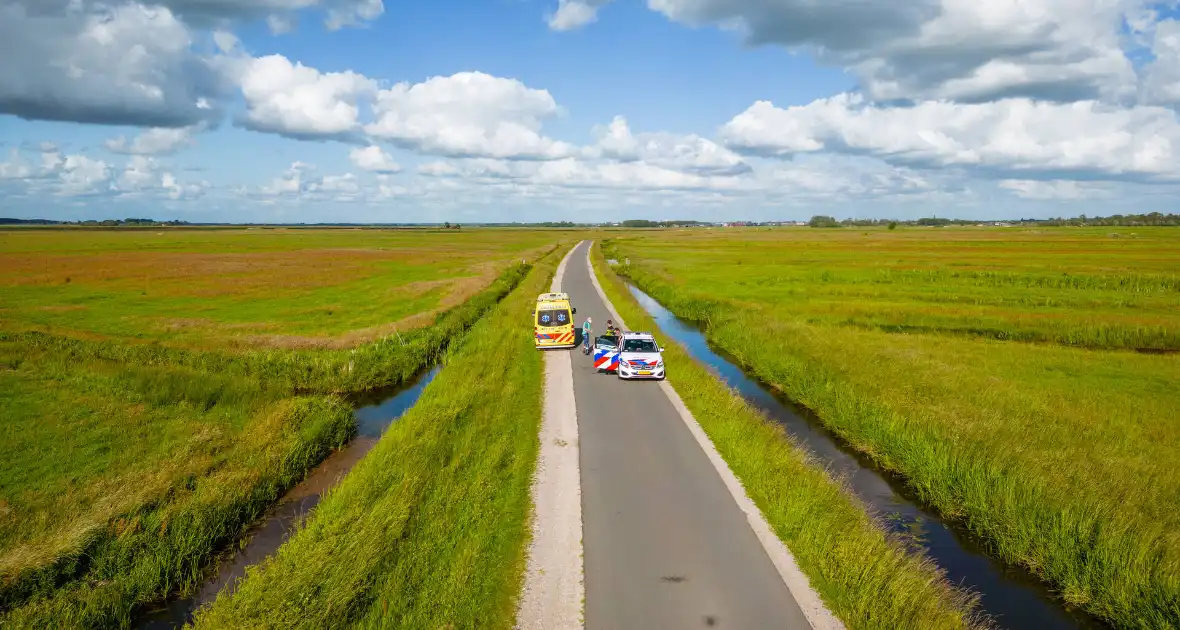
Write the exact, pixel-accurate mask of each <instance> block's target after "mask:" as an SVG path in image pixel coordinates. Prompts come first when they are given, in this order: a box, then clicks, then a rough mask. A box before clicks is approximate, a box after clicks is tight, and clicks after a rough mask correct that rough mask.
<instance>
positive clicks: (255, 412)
mask: <svg viewBox="0 0 1180 630" xmlns="http://www.w3.org/2000/svg"><path fill="white" fill-rule="evenodd" d="M405 232H407V231H396V232H395V231H388V232H385V231H373V232H368V231H360V230H357V231H344V230H340V231H322V232H321V231H300V230H289V231H278V230H276V231H274V232H271V233H267V232H263V233H260V234H254V233H252V231H247V230H233V231H201V230H192V231H175V232H162V233H157V232H155V231H148V230H144V231H140V230H126V231H118V232H116V231H110V232H100V231H94V232H91V231H81V230H78V231H75V230H38V231H34V230H28V231H23V230H20V231H18V230H14V231H8V232H0V244H2V247H0V258H4V259H5V263H6V264H5V266H3V267H2V268H3V270H4V271H3V272H0V273H2V277H3V281H2V282H0V296H3V298H2V299H3V301H2V302H0V303H3V305H4V306H3V310H2V313H3V320H2V325H0V423H2V424H3V425H4V426H5V430H6V436H7V437H8V439H7V441H6V449H5V450H6V457H5V459H4V463H3V464H2V465H0V625H3V626H4V627H30V628H34V627H63V628H67V627H73V628H96V627H110V626H126V625H127V624H129V623H130V622H131V620H132V619H133V618H134V615H135V614H136V613H137V611H139V610H142V609H143V608H144V607H145V606H148V605H152V604H154V603H157V602H160V601H162V600H164V599H166V598H168V597H170V596H173V595H175V594H182V593H185V592H188V591H190V590H191V589H193V588H194V587H196V586H197V585H199V584H200V583H201V581H202V580H203V579H204V577H206V576H207V575H208V574H209V571H210V570H211V569H212V563H213V561H214V559H215V557H216V555H217V554H218V552H219V551H220V550H222V549H224V548H225V547H227V546H228V545H230V544H232V543H233V542H234V541H236V540H238V539H240V538H241V537H242V536H243V535H244V533H245V532H246V531H247V529H248V528H249V526H250V525H251V524H252V523H254V522H256V521H257V520H258V519H259V518H261V517H262V516H263V515H264V514H265V512H266V510H267V508H268V507H269V506H270V505H272V504H273V503H274V502H275V501H276V500H277V499H278V498H279V497H281V496H282V494H283V492H285V490H286V489H287V488H289V487H291V486H293V485H294V484H295V483H297V482H298V481H299V480H301V479H302V478H303V477H304V475H305V474H306V473H307V471H308V470H309V469H311V468H312V467H313V466H314V465H315V464H317V463H318V462H319V461H321V460H322V459H324V458H325V457H326V456H327V455H328V454H330V453H331V452H332V450H333V449H334V448H337V447H339V446H341V445H343V444H344V443H345V442H347V441H348V440H349V439H350V438H351V436H352V435H353V433H354V431H355V422H354V420H353V419H352V415H351V411H352V406H351V404H350V403H349V402H348V397H349V396H351V395H353V394H356V393H359V392H366V391H371V390H375V389H380V388H385V387H390V386H394V385H397V384H398V383H400V382H403V381H405V380H406V379H408V378H410V377H412V376H413V375H414V374H416V373H418V372H419V371H421V370H422V369H424V368H425V367H427V366H429V365H430V364H431V363H432V362H434V361H435V360H437V358H438V357H440V356H441V355H442V353H444V352H446V350H447V348H448V347H449V346H450V344H451V343H452V342H453V341H454V340H456V339H459V338H461V337H463V335H465V334H466V331H467V330H468V329H469V328H470V327H471V326H473V325H475V323H476V322H477V321H479V320H480V319H481V318H483V317H484V316H485V315H486V314H487V313H489V312H491V311H492V309H494V308H495V306H496V304H497V303H498V302H499V301H500V300H501V299H502V298H503V297H504V296H506V295H508V294H509V293H510V292H511V291H512V290H513V289H514V288H515V287H516V286H517V285H518V284H519V283H520V282H521V280H522V279H523V278H524V277H525V276H526V274H527V273H528V272H529V270H530V269H531V268H532V265H533V264H534V263H535V262H536V260H537V257H538V256H542V255H546V254H548V253H549V252H551V251H553V249H554V247H555V245H556V241H555V237H554V235H553V234H551V233H550V234H546V233H543V232H524V231H515V232H514V231H498V232H497V231H490V230H489V231H486V232H483V233H479V232H477V231H474V230H473V231H471V232H463V233H456V232H451V233H442V232H428V231H422V232H420V233H418V234H413V233H405ZM546 239H548V240H546ZM387 250H389V251H387ZM130 252H138V253H139V254H138V255H140V256H141V257H143V258H146V259H151V261H145V262H143V263H142V265H140V266H136V265H128V266H125V267H122V266H120V265H118V264H113V263H110V261H111V260H112V259H114V260H118V259H119V258H120V257H122V256H124V255H127V254H128V253H130ZM334 252H338V253H334ZM407 252H409V253H407ZM460 252H462V253H460ZM489 252H491V253H489ZM256 254H257V255H274V256H277V257H278V259H281V260H283V261H284V262H282V263H281V264H280V263H277V262H275V260H271V261H270V262H268V263H265V264H264V265H263V267H264V268H263V269H261V270H252V271H251V270H243V269H241V268H238V269H237V271H235V272H232V273H231V272H229V271H226V270H225V269H222V271H221V272H219V273H220V275H218V274H217V273H212V271H213V269H214V268H212V267H208V266H207V265H206V262H207V261H208V259H209V257H220V256H231V257H247V258H249V257H250V256H254V255H256ZM365 256H369V257H370V258H378V257H383V258H389V260H402V261H403V262H401V263H397V262H390V261H388V260H387V261H385V262H382V263H380V264H373V265H369V266H367V267H365V266H360V267H355V268H354V267H349V268H350V269H351V271H350V272H349V273H342V272H340V273H335V274H334V275H333V274H331V273H329V274H326V275H324V274H321V271H319V270H316V269H314V267H315V266H317V265H320V264H322V263H323V261H326V260H335V259H336V258H337V257H339V258H342V259H345V260H350V261H355V260H357V259H361V258H364V257H365ZM65 259H69V260H68V261H66V262H63V260H65ZM12 261H17V262H18V264H23V265H25V267H24V268H23V271H22V270H21V269H14V268H13V267H12V266H9V265H8V264H7V263H9V262H12ZM20 261H24V262H20ZM104 261H105V262H104ZM167 261H172V263H168V262H167ZM177 261H180V262H177ZM255 262H256V263H257V264H263V263H260V262H258V261H257V260H256V261H255ZM107 264H110V265H111V266H109V267H104V265H107ZM169 264H173V265H174V266H172V267H169V266H168V265H169ZM267 265H269V266H267ZM295 265H302V266H304V267H305V268H308V267H311V268H312V269H310V270H305V273H306V274H308V275H313V276H316V279H315V280H314V282H313V283H312V284H315V283H318V284H316V286H308V285H301V284H299V282H301V280H299V279H297V276H298V275H299V274H294V273H293V272H292V273H290V274H288V275H287V276H284V273H287V272H285V271H284V268H285V267H287V266H295ZM399 265H400V266H399ZM427 265H435V266H436V267H437V269H435V270H434V271H431V272H429V273H427V272H425V271H423V269H424V268H425V267H426V266H427ZM328 266H329V267H330V266H331V265H328ZM347 266H348V265H345V267H347ZM247 267H248V265H247ZM199 268H204V269H205V274H204V276H201V277H199V278H197V277H190V276H188V275H185V274H189V273H197V274H198V275H200V274H199V273H198V272H197V271H191V270H193V269H199ZM38 269H40V270H41V271H39V272H38V271H37V270H38ZM63 269H68V271H66V273H68V274H70V275H68V276H67V277H68V278H69V279H70V280H69V282H68V283H66V282H64V281H62V279H61V278H57V277H56V276H53V274H54V273H59V272H62V270H63ZM103 269H106V270H105V271H103ZM120 269H122V276H118V275H115V274H117V273H118V272H119V270H120ZM145 269H153V270H154V271H153V272H152V273H155V274H156V275H153V276H151V277H152V279H153V280H155V281H157V283H156V284H154V285H153V286H154V287H155V288H154V289H148V290H146V291H141V290H139V289H136V288H135V285H136V284H137V283H138V282H139V281H140V280H142V278H140V277H138V275H137V274H139V273H140V272H144V270H145ZM49 270H52V271H49ZM178 270H185V271H183V273H182V272H180V271H178ZM337 271H339V269H338V268H337ZM145 273H146V272H145ZM38 274H39V275H38ZM87 274H89V275H87ZM104 274H107V275H104ZM317 274H320V275H318V276H317ZM54 278H57V279H56V280H55V279H54ZM243 278H246V280H242V279H243ZM423 278H429V280H425V281H430V282H438V283H440V284H438V285H437V287H443V288H442V289H437V287H436V289H437V290H435V289H431V291H434V293H433V294H432V295H434V297H433V298H430V299H426V300H425V301H414V300H413V299H401V301H399V299H400V298H398V297H397V296H402V298H404V295H405V294H404V291H405V288H406V287H407V286H410V285H412V284H413V283H418V282H423V281H424V280H423ZM165 280H166V281H165ZM247 280H248V281H247ZM239 281H241V282H239ZM333 281H334V282H335V283H336V284H332V282H333ZM309 282H311V281H309ZM251 283H253V284H252V285H251ZM165 285H167V287H168V288H167V289H165V288H164V286H165ZM247 285H250V286H251V287H252V288H249V289H247V288H244V287H246V286H247ZM201 287H204V288H203V289H202V288H201ZM74 291H82V292H84V293H86V292H88V293H90V294H93V295H98V296H105V297H102V299H92V300H90V301H89V302H87V303H86V305H85V306H84V307H83V308H62V307H64V306H69V305H70V304H71V300H72V299H73V298H74V297H76V296H77V295H79V294H77V293H73V292H74ZM199 291H206V293H204V294H202V296H201V297H200V300H198V302H199V303H201V304H203V305H204V310H202V311H194V310H193V308H190V307H191V306H192V305H193V304H195V303H196V302H189V301H186V300H189V299H190V298H191V296H189V297H185V293H186V292H189V293H192V292H199ZM456 291H458V293H456ZM348 296H352V297H348ZM258 299H269V300H271V301H270V302H267V306H265V307H257V306H242V307H241V308H238V307H237V306H241V305H250V304H252V302H253V301H254V300H258ZM284 301H285V303H286V304H287V306H288V310H284V309H281V308H276V307H274V305H275V304H279V303H282V302H284ZM373 301H377V302H382V301H388V302H389V303H390V304H395V305H396V306H394V307H391V308H390V310H389V312H388V317H383V316H382V313H381V312H379V310H375V309H374V307H373V305H372V302H373ZM301 304H302V305H306V306H307V307H308V309H307V310H305V311H300V310H299V307H300V305H301ZM326 304H330V305H331V307H330V308H331V310H332V313H333V315H332V317H337V316H338V317H339V320H340V321H342V322H344V323H339V322H337V320H329V319H325V316H324V315H323V313H322V312H321V311H322V308H323V307H324V305H326ZM235 305H237V306H235ZM314 305H319V307H321V310H316V309H315V308H311V307H312V306H314ZM399 309H400V310H399ZM415 309H417V310H415ZM215 312H216V313H222V314H223V315H224V317H222V316H217V315H211V313H215ZM152 313H167V314H170V315H171V316H173V317H175V316H176V315H184V316H186V317H188V316H192V315H197V317H195V318H194V319H201V320H202V321H206V322H216V324H215V325H209V324H207V323H203V324H202V325H200V326H191V327H188V328H185V329H183V330H184V331H185V332H184V333H183V334H182V333H180V332H175V334H174V332H173V331H170V330H169V329H167V328H166V327H159V326H156V325H155V324H153V323H152V322H156V321H157V320H156V319H155V316H154V315H152ZM407 313H413V314H415V315H416V317H417V319H416V320H415V321H412V322H409V324H407V323H406V322H407V317H411V316H410V315H406V314H407ZM45 314H49V315H48V316H46V315H45ZM43 316H46V317H49V318H50V319H48V320H47V319H43V318H42V317H43ZM59 317H60V318H61V319H53V318H59ZM218 317H222V319H220V320H218V319H217V318H218ZM235 318H236V319H235ZM393 318H398V319H397V323H396V326H392V327H386V324H389V323H391V320H392V319H393ZM250 320H253V321H254V324H258V323H259V322H261V324H258V325H260V326H261V328H258V329H250V330H255V331H257V330H273V331H279V332H280V333H281V334H280V336H286V337H290V335H288V333H299V334H301V335H302V334H307V335H310V336H311V337H313V338H314V339H315V341H314V342H313V343H288V342H287V341H284V342H283V343H274V340H273V339H267V340H262V341H260V340H258V339H255V338H253V337H249V336H240V337H235V335H237V334H238V333H235V332H229V333H226V335H227V337H222V336H220V334H221V333H220V332H219V331H225V330H229V329H232V328H233V327H232V324H235V323H242V322H246V321H250ZM254 324H252V325H254ZM358 326H359V327H361V328H358ZM227 327H228V328H227ZM357 330H364V331H366V332H365V333H364V334H356V331H357ZM374 331H376V332H374ZM325 340H326V341H325Z"/></svg>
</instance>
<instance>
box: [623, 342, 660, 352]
mask: <svg viewBox="0 0 1180 630" xmlns="http://www.w3.org/2000/svg"><path fill="white" fill-rule="evenodd" d="M623 352H659V350H657V349H656V342H654V341H652V340H651V339H628V340H626V341H624V342H623Z"/></svg>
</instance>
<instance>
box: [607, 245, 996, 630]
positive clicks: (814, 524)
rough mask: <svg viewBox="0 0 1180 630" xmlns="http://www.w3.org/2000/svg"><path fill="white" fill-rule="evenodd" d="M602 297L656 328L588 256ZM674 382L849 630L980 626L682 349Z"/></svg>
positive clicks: (672, 359)
mask: <svg viewBox="0 0 1180 630" xmlns="http://www.w3.org/2000/svg"><path fill="white" fill-rule="evenodd" d="M592 258H593V262H594V268H595V270H596V272H597V275H598V277H599V280H600V282H601V283H602V287H603V291H604V292H605V293H606V295H607V297H608V298H610V300H611V302H612V303H613V304H614V305H615V308H616V309H617V310H618V311H619V315H621V316H622V317H623V319H624V320H625V321H626V322H627V324H628V326H629V327H631V328H633V329H637V330H640V329H641V330H654V331H657V332H656V334H657V335H658V334H660V333H659V332H658V327H657V326H656V324H655V322H654V321H653V320H652V319H651V318H650V317H649V316H648V315H647V313H646V312H644V310H643V309H642V307H640V306H639V304H638V303H637V302H636V301H635V300H634V298H633V297H632V296H631V294H630V293H629V292H628V291H627V290H626V287H625V286H624V285H623V284H622V282H621V281H620V280H619V279H618V278H617V277H616V276H615V274H614V272H613V271H611V270H610V269H609V268H607V266H606V264H605V261H604V259H603V257H602V254H601V252H600V250H599V248H597V247H595V248H593V250H592ZM665 355H666V360H667V362H668V363H669V364H670V365H673V366H675V368H674V369H672V370H670V371H669V376H668V379H669V380H670V381H671V382H672V383H673V384H674V385H675V386H676V391H677V392H678V393H679V394H680V396H681V398H683V399H684V403H685V405H687V406H688V408H689V410H690V411H692V413H693V416H694V417H695V418H696V420H697V422H699V423H700V425H701V427H702V428H703V429H704V430H705V432H706V433H707V434H708V435H709V438H710V439H711V440H712V441H713V444H714V445H715V446H716V447H717V450H718V452H719V453H720V454H721V456H722V457H723V458H724V459H725V461H726V463H728V464H729V467H730V469H731V470H733V472H734V474H735V475H737V477H738V479H740V480H741V482H742V485H743V486H744V487H745V489H746V492H747V493H748V494H749V496H750V498H751V499H753V500H754V502H755V503H756V504H757V505H758V507H759V509H760V510H762V513H763V514H764V515H765V516H766V519H767V521H768V522H769V523H770V526H771V527H772V528H773V529H774V531H775V533H776V534H778V536H779V537H780V538H781V539H782V540H783V542H784V543H786V545H787V547H788V548H789V549H790V550H791V553H792V554H794V556H795V558H796V561H797V562H798V563H799V565H800V568H801V569H802V570H803V571H804V573H806V574H807V576H808V577H809V579H810V580H811V584H812V587H813V588H815V589H816V591H818V592H819V594H820V595H821V597H823V599H824V601H825V602H826V603H827V605H828V607H829V609H830V610H831V611H832V612H833V613H834V614H836V616H838V617H839V618H840V619H841V620H843V621H844V623H845V624H846V625H847V626H848V627H849V628H970V627H975V626H976V625H977V623H976V622H975V621H974V619H975V617H974V613H973V611H972V608H973V603H972V601H971V600H970V599H969V598H968V597H967V596H966V595H965V594H963V593H961V592H959V591H957V590H955V589H953V588H952V587H951V586H950V585H949V584H948V583H947V582H946V581H945V580H944V579H943V578H942V576H941V575H940V573H939V571H938V569H937V568H936V567H935V566H934V565H933V563H931V562H929V560H927V559H925V558H922V557H920V556H916V555H914V554H912V553H908V552H906V551H905V550H904V547H903V545H902V543H901V542H900V541H896V540H892V539H891V538H890V537H889V536H888V535H887V534H886V533H885V532H884V531H883V530H882V529H880V528H879V527H878V526H877V525H876V524H875V523H874V521H873V519H872V518H871V517H870V516H869V515H868V514H867V513H866V512H865V510H864V509H863V506H862V505H860V504H859V502H858V501H857V500H856V499H855V498H854V497H853V496H851V494H850V493H849V492H847V491H846V490H845V489H844V488H843V487H841V485H840V484H839V483H838V482H837V481H835V480H833V479H832V478H831V477H830V476H829V475H828V474H827V473H825V472H824V471H823V470H822V469H821V468H820V467H819V466H817V465H816V464H815V463H814V462H812V461H810V460H809V458H808V456H807V454H806V453H805V452H804V451H803V450H801V449H800V448H798V447H797V446H796V445H794V444H793V443H792V441H791V440H790V438H789V437H788V436H787V435H786V434H785V433H784V432H783V430H782V428H781V427H778V426H776V425H774V424H772V423H771V422H769V421H767V420H766V419H765V418H764V417H763V416H762V415H761V414H759V413H758V412H757V411H756V410H754V409H752V408H750V407H749V406H748V405H747V404H746V403H745V401H743V400H742V399H741V398H740V397H739V396H737V395H735V394H734V393H733V392H732V391H730V390H729V389H728V388H727V387H726V386H725V385H724V384H723V383H721V382H720V381H718V380H717V379H716V378H715V377H713V376H712V375H710V374H709V373H708V372H707V371H706V370H705V369H704V368H703V367H701V366H700V365H699V364H697V363H696V362H695V361H694V360H693V359H692V357H691V356H690V355H689V354H688V353H687V352H686V351H685V350H683V349H682V348H680V347H679V346H678V345H676V344H668V346H667V349H666V350H665Z"/></svg>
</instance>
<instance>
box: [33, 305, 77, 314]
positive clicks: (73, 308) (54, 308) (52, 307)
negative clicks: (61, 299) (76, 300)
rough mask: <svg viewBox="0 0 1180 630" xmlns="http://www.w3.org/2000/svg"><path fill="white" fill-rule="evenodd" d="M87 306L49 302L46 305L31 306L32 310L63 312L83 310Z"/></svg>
mask: <svg viewBox="0 0 1180 630" xmlns="http://www.w3.org/2000/svg"><path fill="white" fill-rule="evenodd" d="M87 308H88V307H86V306H82V305H81V304H50V305H47V306H35V307H33V310H35V311H45V312H49V313H65V312H69V311H84V310H86V309H87Z"/></svg>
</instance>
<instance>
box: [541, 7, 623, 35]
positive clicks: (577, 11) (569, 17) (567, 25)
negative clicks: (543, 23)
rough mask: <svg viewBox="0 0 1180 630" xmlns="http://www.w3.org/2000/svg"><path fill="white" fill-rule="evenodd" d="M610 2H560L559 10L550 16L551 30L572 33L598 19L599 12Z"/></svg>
mask: <svg viewBox="0 0 1180 630" xmlns="http://www.w3.org/2000/svg"><path fill="white" fill-rule="evenodd" d="M609 3H610V0H559V1H558V4H557V10H556V11H554V12H553V14H552V15H550V16H549V20H548V22H549V28H551V29H553V30H555V31H572V30H574V29H579V28H582V27H583V26H586V25H587V24H590V23H591V22H594V21H595V20H597V19H598V10H599V9H600V8H602V7H603V6H605V5H607V4H609Z"/></svg>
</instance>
